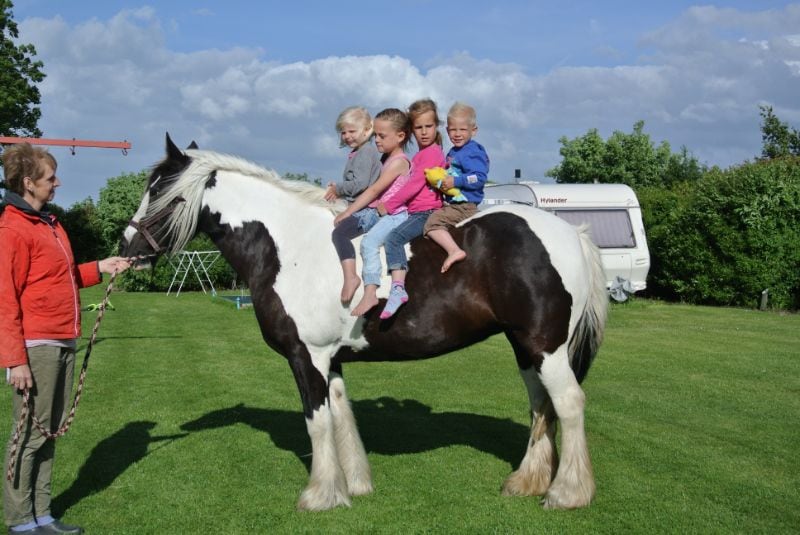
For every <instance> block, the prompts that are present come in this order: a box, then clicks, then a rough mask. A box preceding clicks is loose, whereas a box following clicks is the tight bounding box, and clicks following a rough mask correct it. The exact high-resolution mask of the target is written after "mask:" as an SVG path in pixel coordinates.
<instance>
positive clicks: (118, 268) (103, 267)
mask: <svg viewBox="0 0 800 535" xmlns="http://www.w3.org/2000/svg"><path fill="white" fill-rule="evenodd" d="M132 263H133V259H132V258H125V257H122V256H111V257H108V258H106V259H103V260H98V261H97V265H98V267H99V268H100V273H109V274H111V273H122V272H123V271H125V270H126V269H128V268H129V267H131V264H132Z"/></svg>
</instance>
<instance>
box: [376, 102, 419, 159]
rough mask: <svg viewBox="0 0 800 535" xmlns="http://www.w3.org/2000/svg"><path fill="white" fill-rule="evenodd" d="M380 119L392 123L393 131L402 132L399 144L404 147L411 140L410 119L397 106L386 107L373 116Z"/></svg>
mask: <svg viewBox="0 0 800 535" xmlns="http://www.w3.org/2000/svg"><path fill="white" fill-rule="evenodd" d="M378 119H381V120H382V121H387V122H388V123H389V124H391V125H392V127H393V128H394V130H395V132H402V133H404V134H405V138H403V141H402V142H401V143H400V146H401V147H402V148H403V149H405V148H406V145H408V142H409V141H411V120H410V119H409V118H408V115H407V114H406V112H404V111H402V110H398V109H397V108H386V109H385V110H383V111H381V112H380V113H378V115H376V116H375V120H376V121H377V120H378Z"/></svg>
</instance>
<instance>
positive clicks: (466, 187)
mask: <svg viewBox="0 0 800 535" xmlns="http://www.w3.org/2000/svg"><path fill="white" fill-rule="evenodd" d="M458 163H459V164H460V166H461V169H462V172H461V175H459V176H457V177H455V178H454V179H453V184H452V186H455V187H457V188H458V189H460V190H461V191H482V190H483V186H484V185H485V184H486V180H487V179H488V174H489V157H488V156H487V155H486V152H485V151H483V150H474V151H471V152H469V153H468V154H464V155H463V156H461V158H459V160H458ZM449 178H450V177H448V179H447V180H445V181H444V182H443V184H442V185H447V184H448V182H449Z"/></svg>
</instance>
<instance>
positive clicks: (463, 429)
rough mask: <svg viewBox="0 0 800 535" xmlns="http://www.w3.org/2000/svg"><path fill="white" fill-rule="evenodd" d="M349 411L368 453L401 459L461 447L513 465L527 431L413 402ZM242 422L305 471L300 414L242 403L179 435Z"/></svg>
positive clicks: (358, 405)
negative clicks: (294, 458)
mask: <svg viewBox="0 0 800 535" xmlns="http://www.w3.org/2000/svg"><path fill="white" fill-rule="evenodd" d="M352 406H353V412H354V414H355V416H356V420H357V422H358V428H359V431H360V433H361V438H362V440H363V442H364V447H365V448H366V450H367V452H368V453H378V454H382V455H400V454H407V453H420V452H424V451H430V450H434V449H438V448H444V447H448V446H455V445H465V446H470V447H472V448H475V449H476V450H479V451H482V452H485V453H488V454H490V455H493V456H495V457H497V458H498V459H500V460H502V461H505V462H507V463H508V464H509V465H511V466H513V465H515V464H516V463H518V462H519V460H520V459H521V457H522V455H523V453H524V450H525V445H526V444H527V441H528V436H529V432H530V431H529V428H528V427H526V426H524V425H521V424H519V423H516V422H514V421H512V420H510V419H501V418H494V417H492V416H485V415H481V414H470V413H461V412H442V413H435V412H433V411H432V410H431V408H430V407H428V406H427V405H424V404H422V403H420V402H418V401H415V400H411V399H406V400H402V401H398V400H396V399H394V398H389V397H381V398H378V399H368V400H359V401H353V402H352ZM237 423H244V424H247V425H249V426H250V427H252V428H253V429H256V430H258V431H263V432H265V433H267V434H268V435H269V436H270V438H271V439H272V442H273V443H274V444H275V445H276V446H277V447H278V448H281V449H283V450H286V451H291V452H293V453H294V454H295V455H297V457H298V458H299V459H300V460H301V461H302V462H303V463H304V464H305V465H306V468H310V462H311V458H310V455H309V453H310V444H309V440H308V435H307V430H306V426H305V420H304V419H303V417H302V414H300V413H298V412H292V411H283V410H273V409H257V408H252V407H246V406H245V405H243V404H238V405H234V406H233V407H228V408H226V409H219V410H215V411H211V412H208V413H206V414H204V415H203V416H200V417H199V418H197V419H195V420H192V421H190V422H186V423H185V424H183V425H181V429H182V430H183V431H188V432H198V431H203V430H206V429H214V428H218V427H225V426H229V425H234V424H237Z"/></svg>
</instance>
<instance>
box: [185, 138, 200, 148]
mask: <svg viewBox="0 0 800 535" xmlns="http://www.w3.org/2000/svg"><path fill="white" fill-rule="evenodd" d="M199 148H200V147H198V146H197V142H196V141H195V140H192V142H191V143H189V146H188V147H186V150H189V149H195V150H197V149H199Z"/></svg>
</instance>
